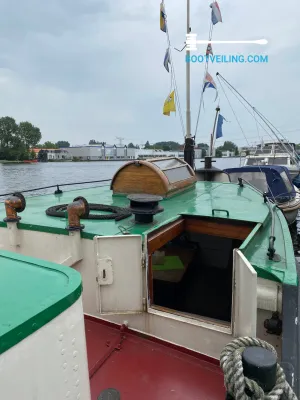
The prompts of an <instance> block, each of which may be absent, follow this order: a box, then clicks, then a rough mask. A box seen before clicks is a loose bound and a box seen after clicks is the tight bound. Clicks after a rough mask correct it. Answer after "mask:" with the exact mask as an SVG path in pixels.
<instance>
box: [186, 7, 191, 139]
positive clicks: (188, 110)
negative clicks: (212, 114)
mask: <svg viewBox="0 0 300 400" xmlns="http://www.w3.org/2000/svg"><path fill="white" fill-rule="evenodd" d="M186 3H187V6H186V33H187V34H189V33H190V32H191V28H190V0H187V2H186ZM190 53H191V52H190V50H189V49H188V47H187V50H186V60H190ZM190 137H191V64H190V63H189V62H186V138H190Z"/></svg>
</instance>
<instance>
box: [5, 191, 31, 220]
mask: <svg viewBox="0 0 300 400" xmlns="http://www.w3.org/2000/svg"><path fill="white" fill-rule="evenodd" d="M25 207H26V200H25V197H24V196H23V195H22V193H18V192H16V193H13V195H12V196H9V197H8V198H7V199H6V200H5V211H6V218H4V220H3V221H4V222H18V221H20V219H21V217H19V216H18V214H17V213H20V212H22V211H24V210H25Z"/></svg>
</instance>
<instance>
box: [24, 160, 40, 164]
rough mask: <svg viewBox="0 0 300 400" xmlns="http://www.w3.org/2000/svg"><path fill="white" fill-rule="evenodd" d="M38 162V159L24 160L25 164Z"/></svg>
mask: <svg viewBox="0 0 300 400" xmlns="http://www.w3.org/2000/svg"><path fill="white" fill-rule="evenodd" d="M37 162H38V161H37V160H24V161H23V163H24V164H35V163H37Z"/></svg>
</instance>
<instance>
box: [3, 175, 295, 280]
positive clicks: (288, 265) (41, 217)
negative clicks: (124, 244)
mask: <svg viewBox="0 0 300 400" xmlns="http://www.w3.org/2000/svg"><path fill="white" fill-rule="evenodd" d="M77 196H83V197H85V198H86V199H87V201H88V202H90V203H101V204H106V205H115V206H120V207H126V206H128V205H129V201H128V200H127V198H126V197H125V196H112V192H111V190H110V188H109V186H104V187H103V186H102V187H96V188H88V189H86V188H85V189H80V190H74V191H69V192H64V193H63V194H62V195H59V196H57V195H54V194H51V195H43V196H35V197H28V198H27V199H26V202H27V206H26V209H25V211H24V212H23V213H22V214H20V216H21V217H22V220H21V222H20V223H19V228H20V229H29V230H36V231H42V232H50V233H59V234H65V235H68V231H67V230H66V229H65V227H66V225H67V221H66V219H65V218H55V217H48V216H47V215H46V214H45V210H46V209H47V208H48V207H50V206H53V205H56V204H67V203H70V202H72V201H73V199H74V198H75V197H77ZM160 204H161V205H162V206H163V207H164V212H162V213H160V214H157V215H156V216H155V220H154V223H153V224H151V225H135V224H134V222H133V217H130V218H127V219H124V220H122V221H119V222H115V221H114V220H106V221H105V220H102V221H99V220H82V223H84V225H85V229H84V230H83V232H82V237H83V238H86V239H93V237H94V236H95V235H101V236H104V235H105V236H109V235H112V236H113V235H122V230H123V229H124V228H125V229H126V230H127V231H129V233H131V234H141V235H146V234H147V233H149V232H150V231H152V230H153V229H156V228H157V227H159V226H162V225H164V224H166V223H168V222H171V221H173V220H175V219H177V218H178V217H179V216H180V215H193V216H205V217H212V210H213V209H223V210H227V211H228V212H229V219H232V220H241V221H248V222H254V223H257V224H261V225H259V226H257V227H256V228H255V229H254V231H253V232H252V233H251V234H250V236H249V237H248V238H247V240H246V241H245V242H244V244H243V245H242V247H241V249H242V251H243V252H244V254H245V255H246V257H247V258H248V260H249V261H250V262H251V264H252V265H253V266H254V267H255V268H256V270H257V272H258V275H259V276H261V277H265V278H269V279H275V280H278V281H280V282H284V283H286V284H292V285H296V284H297V274H296V264H295V258H294V252H293V246H292V241H291V237H290V233H289V229H288V226H287V223H286V221H285V218H284V217H283V215H282V213H281V211H280V210H278V209H276V210H275V212H276V224H275V236H276V242H275V248H276V252H277V253H278V254H279V255H280V256H281V261H280V262H272V261H269V260H268V258H267V256H266V254H267V249H268V246H269V236H270V223H271V220H270V214H269V210H268V206H267V205H266V204H264V202H263V198H262V196H260V195H259V194H258V193H257V192H256V191H255V190H253V189H252V188H251V187H247V186H245V187H243V188H240V187H239V186H238V185H236V184H232V183H217V182H216V183H211V182H197V184H196V187H195V188H193V189H191V190H189V191H187V192H185V193H183V194H179V195H177V196H175V197H173V198H171V199H166V200H163V201H162V202H161V203H160ZM1 207H2V215H1V220H3V218H4V217H5V211H4V206H3V204H2V205H1ZM92 213H93V212H92ZM215 216H216V217H218V218H225V219H226V218H227V216H226V213H225V212H216V213H215ZM0 226H6V224H5V223H4V222H2V221H1V222H0ZM254 233H255V234H254Z"/></svg>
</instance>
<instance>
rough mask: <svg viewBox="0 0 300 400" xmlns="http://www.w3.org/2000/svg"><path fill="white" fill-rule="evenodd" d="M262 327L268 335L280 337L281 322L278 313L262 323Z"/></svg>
mask: <svg viewBox="0 0 300 400" xmlns="http://www.w3.org/2000/svg"><path fill="white" fill-rule="evenodd" d="M264 327H265V328H266V330H267V333H269V334H270V335H277V336H280V335H281V333H282V320H281V319H280V318H279V312H274V313H272V318H270V319H266V320H265V321H264Z"/></svg>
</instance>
